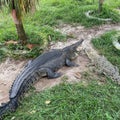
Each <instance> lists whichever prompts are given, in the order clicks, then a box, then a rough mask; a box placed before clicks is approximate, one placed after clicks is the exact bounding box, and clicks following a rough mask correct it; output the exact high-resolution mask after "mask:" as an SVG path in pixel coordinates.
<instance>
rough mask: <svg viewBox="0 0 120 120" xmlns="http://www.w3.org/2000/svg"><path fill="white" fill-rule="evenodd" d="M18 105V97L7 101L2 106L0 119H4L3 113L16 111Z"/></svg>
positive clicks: (0, 107)
mask: <svg viewBox="0 0 120 120" xmlns="http://www.w3.org/2000/svg"><path fill="white" fill-rule="evenodd" d="M17 107H18V100H17V99H16V98H12V99H10V101H9V102H7V103H5V104H4V105H2V106H0V120H3V119H2V118H3V117H4V116H3V115H4V114H5V113H6V112H9V111H15V110H16V108H17Z"/></svg>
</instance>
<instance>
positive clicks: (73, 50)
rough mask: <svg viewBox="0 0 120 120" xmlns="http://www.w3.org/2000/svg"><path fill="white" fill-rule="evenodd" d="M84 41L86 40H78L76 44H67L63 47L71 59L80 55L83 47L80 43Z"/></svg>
mask: <svg viewBox="0 0 120 120" xmlns="http://www.w3.org/2000/svg"><path fill="white" fill-rule="evenodd" d="M83 41H84V40H83V39H82V40H80V41H78V42H76V43H75V44H72V45H70V46H67V47H65V48H64V49H63V51H64V52H65V53H66V56H67V58H69V59H70V60H73V59H75V58H76V57H77V56H78V54H79V52H80V49H81V46H80V45H81V44H82V42H83Z"/></svg>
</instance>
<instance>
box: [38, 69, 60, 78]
mask: <svg viewBox="0 0 120 120" xmlns="http://www.w3.org/2000/svg"><path fill="white" fill-rule="evenodd" d="M39 74H41V76H47V77H48V78H49V79H52V78H58V77H60V76H61V73H56V72H53V71H52V70H51V69H49V68H41V69H39Z"/></svg>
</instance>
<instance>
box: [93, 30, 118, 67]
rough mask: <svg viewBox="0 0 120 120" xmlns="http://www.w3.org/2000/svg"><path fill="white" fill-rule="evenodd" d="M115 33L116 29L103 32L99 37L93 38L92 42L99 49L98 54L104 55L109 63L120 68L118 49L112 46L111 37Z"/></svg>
mask: <svg viewBox="0 0 120 120" xmlns="http://www.w3.org/2000/svg"><path fill="white" fill-rule="evenodd" d="M116 33H117V32H116V31H111V32H108V33H105V34H104V35H102V36H101V37H100V38H95V39H93V40H92V43H93V45H94V46H95V47H96V48H97V49H98V50H99V52H100V54H102V55H105V57H107V58H108V60H109V61H110V62H111V63H113V64H114V65H116V66H118V67H119V69H120V57H119V56H120V51H119V50H117V49H116V48H115V47H114V46H113V43H112V39H111V38H112V37H114V35H116Z"/></svg>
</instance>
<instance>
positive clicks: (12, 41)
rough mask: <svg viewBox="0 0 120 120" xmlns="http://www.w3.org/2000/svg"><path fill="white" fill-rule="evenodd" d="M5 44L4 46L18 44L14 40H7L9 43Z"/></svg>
mask: <svg viewBox="0 0 120 120" xmlns="http://www.w3.org/2000/svg"><path fill="white" fill-rule="evenodd" d="M5 44H6V45H10V44H14V45H16V44H18V42H17V41H15V40H9V41H7V42H5Z"/></svg>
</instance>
